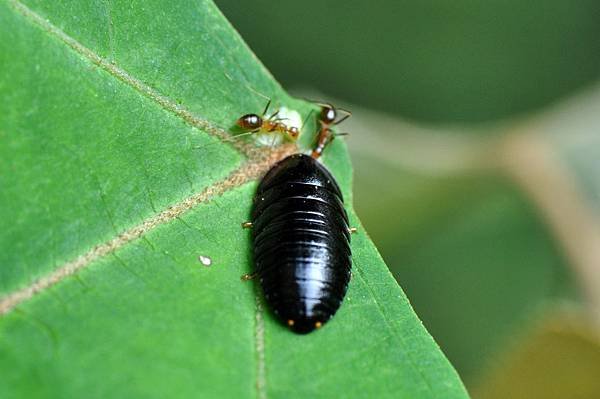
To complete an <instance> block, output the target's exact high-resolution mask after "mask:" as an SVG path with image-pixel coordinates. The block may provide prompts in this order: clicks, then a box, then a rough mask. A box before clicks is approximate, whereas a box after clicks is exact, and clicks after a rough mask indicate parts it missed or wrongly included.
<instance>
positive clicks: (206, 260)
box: [198, 255, 212, 267]
mask: <svg viewBox="0 0 600 399" xmlns="http://www.w3.org/2000/svg"><path fill="white" fill-rule="evenodd" d="M198 260H199V261H200V263H202V264H203V265H204V266H206V267H209V266H210V265H212V259H211V258H209V257H208V256H203V255H200V256H198Z"/></svg>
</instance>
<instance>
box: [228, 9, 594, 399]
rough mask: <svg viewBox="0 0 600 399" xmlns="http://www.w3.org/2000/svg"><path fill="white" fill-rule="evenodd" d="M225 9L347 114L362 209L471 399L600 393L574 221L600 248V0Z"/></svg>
mask: <svg viewBox="0 0 600 399" xmlns="http://www.w3.org/2000/svg"><path fill="white" fill-rule="evenodd" d="M217 4H218V6H219V7H220V8H221V10H222V11H223V12H224V14H225V15H226V16H227V17H228V18H229V20H230V21H231V22H232V24H233V25H234V26H235V27H236V28H237V29H238V30H239V31H240V33H241V35H242V36H243V37H244V38H245V40H246V41H247V42H248V43H249V45H250V47H251V48H252V49H253V50H254V51H255V52H256V54H257V56H258V57H259V58H260V59H261V60H262V61H263V62H264V63H265V64H266V66H267V67H268V68H269V69H270V70H271V71H272V73H273V74H274V75H275V77H276V78H277V79H278V80H279V81H280V82H281V83H282V84H283V85H284V87H286V88H287V89H290V90H291V91H292V93H296V94H298V95H299V96H305V97H309V98H318V99H331V100H332V101H335V103H336V104H338V105H344V106H346V107H349V108H351V109H352V110H353V111H354V116H353V118H352V119H351V120H350V121H348V122H346V123H344V125H343V127H342V130H347V131H349V132H351V133H352V135H351V136H350V137H349V138H348V143H349V146H350V150H351V151H352V156H353V160H354V163H355V194H354V195H355V198H354V201H355V206H356V208H357V210H358V213H359V215H360V216H361V218H362V220H363V222H364V224H365V226H366V228H367V230H368V232H369V234H370V235H371V236H372V238H373V239H374V241H375V243H376V244H377V245H378V247H379V249H380V251H381V252H382V254H383V256H384V258H385V259H386V261H387V264H388V265H389V267H390V268H391V269H392V272H393V273H394V275H395V276H396V278H397V279H398V281H399V283H400V284H401V285H402V287H403V288H404V289H405V291H406V292H407V294H408V296H409V298H410V299H411V302H412V304H413V306H414V307H415V309H416V311H417V313H418V314H419V316H420V317H421V319H422V320H423V322H424V323H425V325H426V326H427V328H428V329H429V331H430V332H431V333H432V335H433V336H434V337H435V338H436V340H437V342H438V343H439V344H440V346H441V347H442V349H443V350H444V352H445V353H446V355H447V356H448V357H449V358H450V360H451V361H452V363H453V364H454V365H455V367H456V368H457V369H458V371H459V373H460V374H461V376H462V378H463V379H464V381H465V383H466V384H467V386H468V388H469V390H470V391H471V393H472V394H473V396H474V397H482V398H487V397H490V398H492V397H543V398H547V397H555V396H556V397H562V398H568V397H600V387H598V386H597V383H596V382H595V379H594V378H588V374H589V373H588V374H586V372H589V371H590V370H592V371H594V370H595V372H596V375H598V373H600V360H599V359H600V355H599V354H600V349H599V348H600V347H599V346H598V337H597V333H598V328H597V327H595V326H596V325H597V324H594V323H597V320H598V319H596V316H597V314H598V312H597V309H596V307H595V306H596V305H597V304H598V303H597V301H595V298H596V299H597V298H598V295H596V292H597V293H600V285H598V286H597V285H594V283H595V281H596V280H597V279H596V280H594V278H588V277H589V275H590V273H592V275H593V273H594V271H593V269H594V266H595V264H594V262H595V261H599V262H600V258H598V256H596V255H597V254H596V255H593V254H592V255H593V256H592V255H590V256H588V257H586V256H585V255H586V254H582V252H585V251H586V250H587V249H586V248H588V247H589V246H587V247H584V249H583V250H580V249H579V247H578V243H577V240H578V239H579V238H580V237H577V236H576V234H573V233H572V232H573V231H575V232H578V231H579V232H580V233H581V234H582V235H584V236H585V235H586V234H588V233H589V234H588V236H587V237H589V238H590V241H591V243H592V244H594V243H597V244H599V245H600V242H597V240H596V241H594V240H595V239H596V238H597V237H596V236H595V235H594V234H595V233H594V232H596V231H600V230H598V229H596V228H597V227H598V226H597V225H596V224H595V223H596V218H597V217H598V209H599V207H598V204H600V179H598V178H597V176H598V172H600V163H599V162H598V161H597V160H598V159H600V156H598V155H600V128H599V126H600V117H599V116H598V115H600V105H599V104H600V95H598V91H599V89H598V87H597V84H596V81H597V79H598V77H599V76H600V40H599V38H600V2H598V1H593V0H581V1H577V2H571V1H558V0H545V1H540V0H534V1H530V2H521V1H516V0H506V1H492V0H489V1H468V0H457V1H453V2H447V1H441V0H433V1H421V0H419V1H416V0H412V1H391V0H386V1H379V2H376V3H373V2H359V1H328V2H319V1H314V0H309V1H302V2H281V3H273V2H267V1H258V0H253V1H245V2H241V3H240V2H237V1H231V0H217ZM515 137H517V138H518V137H525V140H519V139H515ZM515 160H518V161H515ZM556 168H558V169H556ZM555 169H556V170H558V171H559V173H556V171H555ZM562 177H564V178H562ZM561 178H562V180H561ZM553 179H554V180H553ZM557 179H558V180H557ZM569 212H573V217H570V215H569ZM564 214H566V215H567V216H566V217H563V216H561V215H564ZM553 215H554V216H553ZM582 215H583V216H582ZM589 215H591V217H588V216H589ZM563 219H564V220H563ZM578 223H579V224H578ZM571 225H573V226H571ZM580 225H581V226H580ZM590 226H591V227H590ZM569 231H570V232H571V233H569ZM590 231H592V233H590ZM565 232H566V233H565ZM592 246H593V245H592ZM580 255H581V256H580ZM594 256H595V257H594ZM597 266H598V268H600V263H598V264H597ZM582 334H583V335H585V337H586V345H588V347H586V349H585V350H581V345H580V344H579V343H580V342H581V339H582V338H581V336H582ZM557 337H558V338H557ZM565 337H566V338H565ZM545 342H551V343H552V347H553V348H554V349H553V350H555V351H556V353H557V354H556V356H555V357H554V358H552V359H553V360H554V361H543V359H545V358H546V357H549V356H550V355H549V352H548V345H546V344H540V343H545ZM573 342H576V343H577V344H576V345H575V344H573ZM557 345H558V346H557ZM561 345H562V346H561ZM561 348H564V351H563V352H561V350H562V349H561ZM574 348H576V349H574ZM584 352H585V353H588V354H589V353H595V354H596V355H597V356H595V357H594V356H591V360H590V359H588V360H587V361H586V362H583V363H584V364H585V368H584V369H585V370H586V372H583V371H582V372H577V367H576V365H577V364H579V361H578V360H579V359H580V358H582V357H581V356H580V354H581V353H584ZM553 356H554V355H553ZM550 357H551V356H550ZM536 360H537V362H536ZM562 360H565V362H567V363H565V364H568V365H569V366H568V367H567V366H565V364H563V363H562ZM569 362H570V363H569ZM529 363H531V364H536V371H535V372H536V373H537V374H536V376H533V377H529V379H528V380H527V382H526V383H520V382H519V381H518V380H519V378H521V377H522V373H519V372H517V371H515V370H520V367H521V368H522V367H524V366H525V365H527V364H529ZM560 367H566V368H568V369H569V370H570V371H571V372H570V373H564V372H562V371H561V370H562V369H560ZM582 370H583V369H582ZM592 374H593V372H592ZM555 375H561V376H563V378H550V377H551V376H555ZM499 381H501V383H500V382H499ZM549 387H550V388H549ZM573 387H578V388H577V389H574V388H573ZM549 392H551V393H552V395H555V396H552V395H550V394H549ZM578 395H579V396H578ZM582 395H583V396H582ZM586 395H591V396H586Z"/></svg>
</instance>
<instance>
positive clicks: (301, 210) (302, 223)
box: [244, 105, 354, 334]
mask: <svg viewBox="0 0 600 399" xmlns="http://www.w3.org/2000/svg"><path fill="white" fill-rule="evenodd" d="M336 117H337V116H336V110H335V108H333V107H332V106H328V105H323V106H322V110H321V114H320V117H319V122H320V129H319V132H318V135H317V144H316V147H315V150H313V153H312V156H308V155H304V154H294V155H290V156H289V157H287V158H285V159H283V160H282V161H280V162H278V163H277V164H276V165H275V166H273V167H272V168H271V169H270V170H269V171H268V172H267V174H266V175H265V176H264V178H263V179H262V181H261V182H260V184H259V186H258V189H257V191H256V194H255V196H254V207H253V210H252V222H249V223H245V224H244V225H245V226H246V227H252V230H253V231H252V236H253V242H254V248H253V250H254V266H255V271H254V273H253V274H252V277H254V276H256V277H257V278H258V279H259V281H260V284H261V286H262V289H263V292H264V296H265V299H266V301H267V302H268V304H269V305H270V307H271V309H272V310H273V312H274V313H275V315H276V316H277V317H278V318H279V319H280V320H281V321H282V322H283V323H285V324H286V325H287V326H289V328H290V329H291V330H292V331H294V332H297V333H301V334H306V333H309V332H311V331H313V330H314V329H317V328H320V327H321V326H323V324H325V323H326V322H327V321H328V320H329V319H330V318H331V317H332V316H333V315H334V314H335V313H336V311H337V310H338V308H339V307H340V305H341V303H342V301H343V299H344V296H345V294H346V289H347V287H348V283H349V281H350V276H351V273H350V269H351V265H352V259H351V252H350V234H351V233H352V232H353V231H354V229H350V228H349V225H348V216H347V214H346V211H345V210H344V199H343V196H342V193H341V191H340V188H339V186H338V184H337V183H336V181H335V179H334V178H333V176H332V175H331V173H329V171H328V170H327V169H326V168H325V167H324V166H322V165H321V164H320V163H319V162H318V161H317V158H318V157H319V156H320V155H321V153H322V150H323V148H324V146H325V144H327V143H329V142H330V141H331V140H332V139H333V137H334V133H333V132H332V131H331V130H330V127H331V125H333V124H336V122H335V120H336ZM344 119H346V118H343V119H341V120H340V121H339V122H341V121H342V120H344ZM339 122H337V123H339ZM317 149H318V151H317Z"/></svg>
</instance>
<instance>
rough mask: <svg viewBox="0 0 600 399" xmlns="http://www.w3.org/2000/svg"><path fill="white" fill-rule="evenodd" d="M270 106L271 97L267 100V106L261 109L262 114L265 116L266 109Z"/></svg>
mask: <svg viewBox="0 0 600 399" xmlns="http://www.w3.org/2000/svg"><path fill="white" fill-rule="evenodd" d="M270 106H271V99H269V101H267V106H266V107H265V110H264V111H263V113H262V114H263V116H265V115H266V114H267V111H268V110H269V107H270Z"/></svg>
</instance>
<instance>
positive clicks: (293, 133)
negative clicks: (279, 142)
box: [288, 126, 300, 140]
mask: <svg viewBox="0 0 600 399" xmlns="http://www.w3.org/2000/svg"><path fill="white" fill-rule="evenodd" d="M288 134H289V135H290V138H291V139H293V140H296V139H297V138H298V136H299V135H300V130H298V128H297V127H295V126H291V127H290V128H289V130H288Z"/></svg>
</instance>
